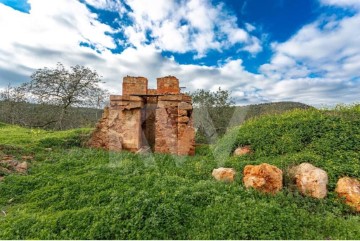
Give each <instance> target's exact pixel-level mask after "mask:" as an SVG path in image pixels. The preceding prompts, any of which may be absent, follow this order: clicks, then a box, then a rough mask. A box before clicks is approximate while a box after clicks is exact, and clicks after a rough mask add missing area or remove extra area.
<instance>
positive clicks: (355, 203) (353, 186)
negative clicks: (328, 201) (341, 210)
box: [335, 177, 360, 212]
mask: <svg viewBox="0 0 360 241" xmlns="http://www.w3.org/2000/svg"><path fill="white" fill-rule="evenodd" d="M335 192H336V193H337V194H338V195H339V197H343V198H345V202H346V203H347V204H348V205H349V206H352V207H354V208H355V210H356V211H357V212H360V181H359V180H357V179H355V178H350V177H342V178H340V179H339V180H338V182H337V184H336V189H335Z"/></svg>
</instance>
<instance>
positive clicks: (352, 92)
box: [0, 0, 360, 106]
mask: <svg viewBox="0 0 360 241" xmlns="http://www.w3.org/2000/svg"><path fill="white" fill-rule="evenodd" d="M0 32H1V33H0V36H2V37H1V38H0V88H4V87H5V86H7V85H8V84H9V83H10V84H12V85H13V86H16V85H18V84H20V83H22V82H25V81H28V80H29V76H30V75H31V73H32V72H33V71H34V70H36V69H37V68H42V67H45V66H47V67H52V66H55V65H56V63H57V62H59V61H60V62H62V63H64V64H65V65H68V66H70V65H75V64H81V65H86V66H89V67H91V68H93V69H96V70H97V71H98V72H99V73H100V74H101V75H102V76H103V79H104V81H105V83H104V85H103V87H104V88H107V89H108V90H109V91H110V92H111V93H114V94H119V93H121V80H122V77H123V76H125V75H135V76H145V77H147V78H148V79H149V81H150V87H155V79H156V77H161V76H165V75H175V76H177V77H178V78H179V79H180V81H181V85H182V86H186V87H187V90H189V91H193V90H196V89H200V88H202V89H207V90H216V89H217V88H218V87H221V88H224V89H228V90H230V91H231V92H232V96H233V98H234V99H235V100H236V102H237V103H238V104H240V105H245V104H252V103H262V102H272V101H300V102H304V103H307V104H311V105H316V106H321V105H334V104H337V103H354V102H356V103H358V102H359V96H360V95H359V92H360V1H359V0H187V1H185V0H153V1H149V0H80V1H78V0H51V1H44V0H0Z"/></svg>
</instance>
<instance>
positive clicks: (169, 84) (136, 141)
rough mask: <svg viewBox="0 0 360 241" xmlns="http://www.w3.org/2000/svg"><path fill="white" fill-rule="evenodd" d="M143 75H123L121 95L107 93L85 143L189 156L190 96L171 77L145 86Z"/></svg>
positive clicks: (191, 147)
mask: <svg viewBox="0 0 360 241" xmlns="http://www.w3.org/2000/svg"><path fill="white" fill-rule="evenodd" d="M147 85H148V81H147V79H146V78H144V77H130V76H127V77H124V80H123V95H122V96H121V95H112V96H110V107H109V108H107V109H105V111H104V115H103V117H102V119H101V120H100V121H99V123H98V124H97V126H96V130H95V131H94V133H93V135H92V137H91V140H90V141H89V145H90V146H92V147H97V148H104V149H108V150H116V151H119V150H129V151H132V152H136V151H138V150H140V149H141V148H143V147H150V148H151V150H152V151H154V152H159V153H170V154H175V155H193V154H194V151H195V149H194V146H195V130H194V128H193V120H192V104H191V97H190V96H188V95H185V94H181V93H180V87H179V80H178V79H177V78H175V77H173V76H167V77H163V78H158V79H157V89H148V88H147Z"/></svg>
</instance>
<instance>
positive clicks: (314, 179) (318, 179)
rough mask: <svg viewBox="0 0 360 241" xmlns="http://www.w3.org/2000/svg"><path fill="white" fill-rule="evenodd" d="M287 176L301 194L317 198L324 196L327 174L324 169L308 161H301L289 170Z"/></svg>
mask: <svg viewBox="0 0 360 241" xmlns="http://www.w3.org/2000/svg"><path fill="white" fill-rule="evenodd" d="M289 176H290V177H291V178H292V179H293V180H294V182H295V183H296V186H297V188H298V189H299V191H300V192H301V193H302V194H303V195H306V196H310V197H314V198H319V199H321V198H324V197H326V194H327V187H326V186H327V184H328V175H327V173H326V172H325V171H324V170H322V169H320V168H318V167H315V166H313V165H311V164H310V163H301V164H300V165H298V166H295V167H293V168H291V169H290V170H289Z"/></svg>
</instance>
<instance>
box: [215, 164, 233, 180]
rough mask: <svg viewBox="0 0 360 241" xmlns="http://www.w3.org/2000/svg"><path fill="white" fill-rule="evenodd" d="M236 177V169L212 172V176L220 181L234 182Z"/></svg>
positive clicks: (220, 168)
mask: <svg viewBox="0 0 360 241" xmlns="http://www.w3.org/2000/svg"><path fill="white" fill-rule="evenodd" d="M235 175H236V172H235V170H234V168H225V167H219V168H217V169H214V170H213V171H212V176H213V177H214V178H215V179H216V180H218V181H227V182H233V181H234V178H235Z"/></svg>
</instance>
